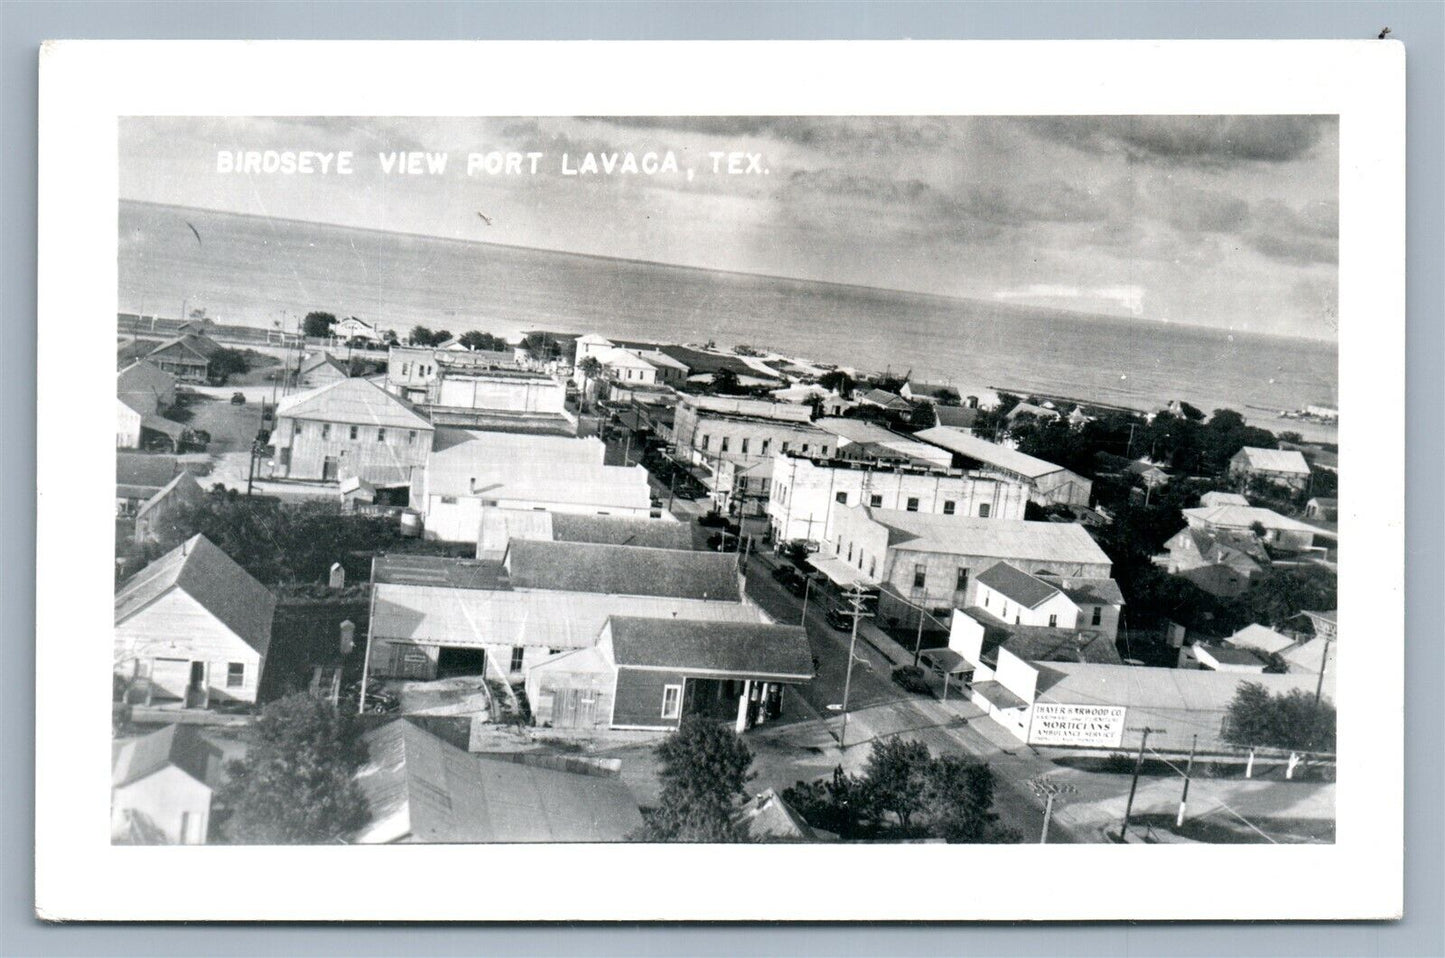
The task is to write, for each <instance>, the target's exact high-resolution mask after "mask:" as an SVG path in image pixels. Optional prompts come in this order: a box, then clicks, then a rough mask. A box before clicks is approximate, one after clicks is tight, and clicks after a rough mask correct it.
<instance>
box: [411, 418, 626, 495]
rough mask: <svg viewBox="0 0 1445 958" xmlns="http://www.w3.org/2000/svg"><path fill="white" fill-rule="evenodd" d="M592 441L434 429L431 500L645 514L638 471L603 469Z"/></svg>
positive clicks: (430, 457)
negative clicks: (442, 498)
mask: <svg viewBox="0 0 1445 958" xmlns="http://www.w3.org/2000/svg"><path fill="white" fill-rule="evenodd" d="M605 451H606V450H605V447H604V446H603V445H602V442H601V441H600V440H598V439H595V438H588V439H577V438H574V437H571V436H538V435H528V434H524V433H499V432H470V431H467V430H461V429H438V430H437V435H436V438H435V440H434V442H433V444H432V451H431V453H430V454H429V455H428V457H427V471H426V490H427V493H428V494H429V495H433V496H477V497H479V498H484V499H494V500H496V501H497V502H498V503H502V502H504V501H506V500H530V501H538V502H548V503H561V504H580V505H591V506H597V507H600V508H608V507H611V508H618V509H647V508H648V507H649V506H650V505H651V503H652V492H651V489H650V487H649V486H648V483H647V470H646V469H645V468H643V467H642V466H607V465H603V461H602V460H603V457H604V455H605Z"/></svg>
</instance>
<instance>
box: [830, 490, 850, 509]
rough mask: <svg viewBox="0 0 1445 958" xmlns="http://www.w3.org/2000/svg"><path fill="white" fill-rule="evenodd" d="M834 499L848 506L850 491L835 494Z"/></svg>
mask: <svg viewBox="0 0 1445 958" xmlns="http://www.w3.org/2000/svg"><path fill="white" fill-rule="evenodd" d="M833 499H834V500H835V501H837V502H841V503H843V505H845V506H846V505H847V504H848V493H846V492H840V493H838V494H837V495H836V496H834V497H833Z"/></svg>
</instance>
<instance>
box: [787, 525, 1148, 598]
mask: <svg viewBox="0 0 1445 958" xmlns="http://www.w3.org/2000/svg"><path fill="white" fill-rule="evenodd" d="M833 521H834V523H835V528H834V534H833V536H832V538H831V540H830V541H829V542H828V543H826V544H825V547H824V548H823V549H822V550H820V552H819V553H817V554H816V555H814V556H813V557H812V558H811V559H810V560H809V561H810V563H811V564H812V565H813V566H814V567H815V568H817V569H818V571H820V572H822V573H823V574H824V575H826V576H828V577H829V578H830V579H832V580H833V581H834V582H837V583H838V584H840V585H847V584H850V583H852V582H853V581H856V579H859V578H861V579H862V580H863V582H865V583H867V584H869V585H872V586H878V587H881V588H882V594H881V595H880V598H879V606H878V615H879V617H880V618H882V619H888V618H893V619H898V620H906V619H907V618H908V617H909V615H910V613H909V609H910V608H911V607H917V606H922V607H923V608H926V609H930V610H938V609H942V610H949V609H954V608H964V607H965V606H968V605H978V604H981V603H980V602H978V601H976V599H975V595H976V591H977V590H976V589H974V588H973V587H974V586H975V585H976V583H975V582H974V580H975V578H976V577H977V576H978V575H979V574H980V573H982V572H983V571H984V570H986V569H990V568H992V567H994V566H995V565H998V564H999V563H1004V562H1006V563H1010V564H1011V565H1012V566H1013V567H1014V569H1015V570H1021V571H1022V572H1026V573H1030V574H1031V575H1037V574H1039V573H1044V572H1049V573H1052V574H1054V575H1056V576H1058V577H1060V579H1070V580H1072V579H1076V578H1082V579H1108V578H1109V576H1110V574H1111V572H1112V569H1113V564H1112V563H1111V562H1110V560H1109V557H1108V555H1106V554H1105V553H1104V550H1102V549H1100V548H1099V546H1098V544H1097V543H1095V542H1094V540H1093V538H1092V537H1090V535H1089V534H1088V532H1086V531H1084V527H1083V526H1081V525H1078V524H1076V523H1066V522H1028V521H1024V520H1022V519H1018V520H1007V519H983V518H979V517H978V516H965V515H952V516H950V515H938V514H932V513H924V512H907V511H902V510H897V509H877V508H872V507H869V506H856V505H855V506H843V505H839V506H837V507H836V508H835V509H834V510H833ZM840 567H849V568H848V569H846V570H845V569H844V568H840ZM1049 588H1051V589H1054V590H1055V591H1060V590H1059V589H1057V587H1055V586H1050V587H1049ZM896 597H901V598H902V599H906V600H907V601H908V603H912V606H911V607H910V606H909V605H907V604H906V603H903V602H899V601H897V598H896ZM1069 602H1071V600H1069V599H1068V598H1067V596H1064V597H1063V603H1064V604H1068V603H1069ZM1100 604H1103V603H1100ZM1120 604H1122V598H1120ZM1106 611H1107V610H1106ZM995 614H997V612H996V611H995ZM1093 614H1094V613H1093V612H1092V611H1091V612H1090V618H1092V617H1093ZM1100 614H1101V615H1102V614H1103V613H1100ZM1109 614H1110V618H1111V619H1112V620H1113V621H1114V622H1115V623H1117V620H1118V612H1117V609H1114V610H1113V611H1112V612H1111V613H1109ZM999 617H1000V618H1001V619H1006V620H1008V621H1012V617H1011V616H999ZM1046 622H1047V617H1045V619H1044V623H1046Z"/></svg>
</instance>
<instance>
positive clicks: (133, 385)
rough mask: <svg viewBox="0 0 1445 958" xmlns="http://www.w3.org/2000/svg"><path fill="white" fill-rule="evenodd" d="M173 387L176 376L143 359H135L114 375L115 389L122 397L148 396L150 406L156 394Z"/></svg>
mask: <svg viewBox="0 0 1445 958" xmlns="http://www.w3.org/2000/svg"><path fill="white" fill-rule="evenodd" d="M175 388H176V377H174V376H172V375H171V374H170V373H168V372H166V371H165V370H164V369H161V368H159V367H158V366H156V365H155V364H154V363H150V362H147V361H146V360H144V359H137V360H136V361H135V362H133V363H131V364H130V365H129V366H127V367H125V368H124V369H122V370H121V371H120V372H118V373H116V376H115V389H116V392H117V393H118V394H119V395H120V396H121V397H122V398H123V397H125V396H126V395H127V394H132V395H138V396H148V397H150V399H151V400H152V403H151V405H152V407H154V405H155V403H154V401H155V398H156V397H157V395H159V394H160V393H164V392H170V391H172V390H174V389H175ZM144 411H146V410H142V412H144Z"/></svg>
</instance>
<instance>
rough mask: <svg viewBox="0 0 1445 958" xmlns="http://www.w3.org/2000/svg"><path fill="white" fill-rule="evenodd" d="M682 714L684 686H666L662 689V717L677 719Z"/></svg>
mask: <svg viewBox="0 0 1445 958" xmlns="http://www.w3.org/2000/svg"><path fill="white" fill-rule="evenodd" d="M681 714H682V686H681V685H664V686H663V687H662V717H663V718H665V719H675V718H677V717H678V716H679V715H681Z"/></svg>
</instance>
